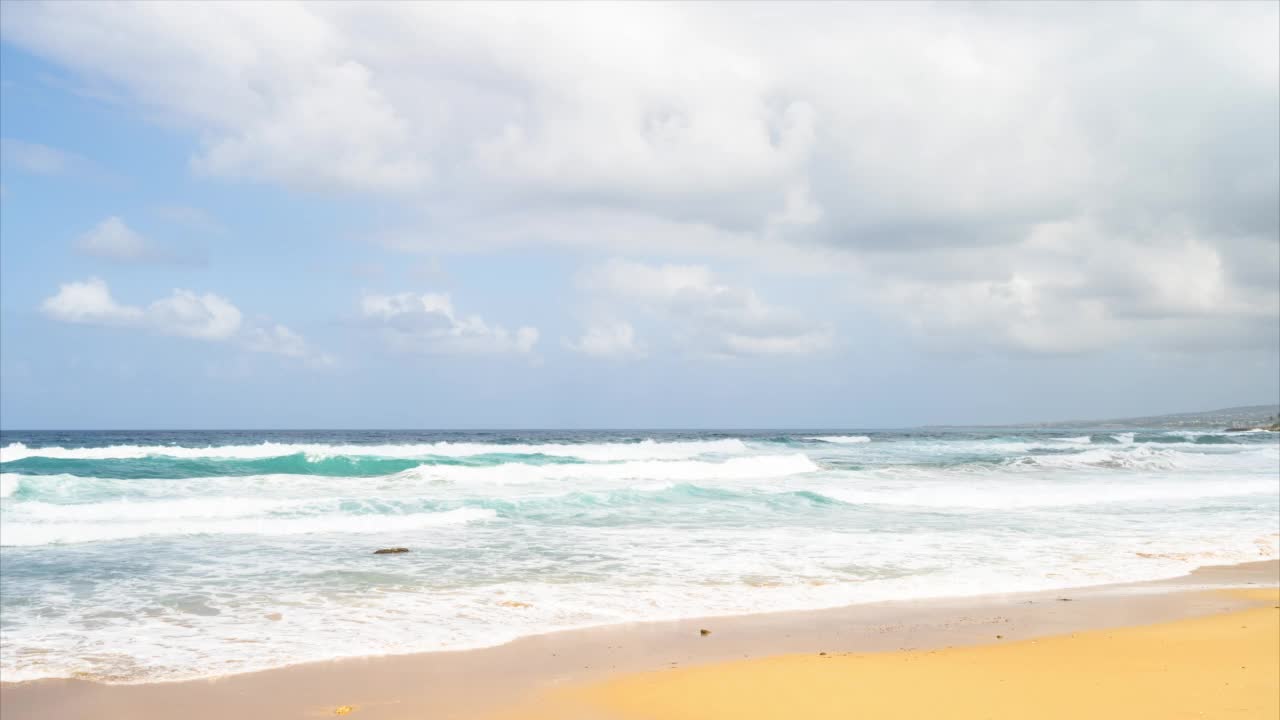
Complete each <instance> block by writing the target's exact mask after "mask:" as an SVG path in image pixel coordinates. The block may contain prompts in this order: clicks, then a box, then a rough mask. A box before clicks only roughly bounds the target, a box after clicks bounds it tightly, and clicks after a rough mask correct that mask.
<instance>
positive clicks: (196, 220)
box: [154, 205, 227, 234]
mask: <svg viewBox="0 0 1280 720" xmlns="http://www.w3.org/2000/svg"><path fill="white" fill-rule="evenodd" d="M154 212H155V214H156V215H158V216H159V217H161V218H163V219H165V220H167V221H169V222H171V223H174V224H177V225H181V226H183V227H186V228H189V229H191V230H198V231H200V232H205V233H219V234H220V233H225V232H226V231H227V229H226V227H224V226H223V225H222V223H220V222H218V220H217V218H215V217H213V216H212V215H210V214H209V213H208V212H206V211H204V210H202V209H200V208H198V207H191V206H189V205H160V206H157V207H156V208H155V209H154Z"/></svg>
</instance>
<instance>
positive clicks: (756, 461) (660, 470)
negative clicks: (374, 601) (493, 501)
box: [395, 453, 820, 485]
mask: <svg viewBox="0 0 1280 720" xmlns="http://www.w3.org/2000/svg"><path fill="white" fill-rule="evenodd" d="M819 469H820V468H819V467H818V466H817V465H816V464H814V462H813V461H812V460H810V459H809V457H808V456H807V455H803V454H800V453H796V454H793V455H757V456H754V457H737V458H730V459H728V460H725V461H723V462H708V461H705V460H650V461H632V462H621V463H606V464H594V465H588V464H552V465H529V464H526V463H505V464H503V465H494V466H491V467H465V466H458V465H420V466H418V467H416V468H411V469H409V470H405V471H404V472H401V473H398V474H397V475H396V476H395V477H400V478H412V479H420V480H431V481H436V482H450V483H464V484H489V485H505V484H521V483H536V482H548V481H572V480H607V481H618V480H662V481H667V482H692V481H698V480H748V479H753V478H781V477H787V476H789V475H798V474H801V473H808V472H815V471H817V470H819Z"/></svg>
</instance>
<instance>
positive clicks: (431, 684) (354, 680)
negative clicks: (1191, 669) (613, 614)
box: [0, 560, 1280, 720]
mask: <svg viewBox="0 0 1280 720" xmlns="http://www.w3.org/2000/svg"><path fill="white" fill-rule="evenodd" d="M1278 584H1280V560H1264V561H1258V562H1251V563H1243V564H1239V565H1229V566H1206V567H1202V568H1199V569H1197V570H1194V571H1193V572H1191V573H1189V574H1187V575H1182V576H1178V577H1174V578H1168V579H1163V580H1152V581H1144V582H1136V583H1119V584H1115V583H1113V584H1107V585H1095V586H1088V587H1078V588H1069V589H1061V590H1048V591H1035V592H1026V593H1012V594H996V595H978V596H968V597H960V598H954V597H953V598H937V599H925V600H897V601H888V602H879V603H868V604H860V605H849V606H843V607H836V608H827V609H820V610H802V611H783V612H767V613H755V614H750V615H728V616H714V617H701V618H689V619H682V620H669V621H653V622H633V623H621V624H612V625H602V626H595V627H590V628H582V629H572V630H559V631H554V632H550V633H544V634H539V635H530V636H525V637H521V638H519V639H516V640H513V641H511V642H508V643H505V644H502V645H497V646H492V647H487V648H479V649H470V650H445V651H436V652H425V653H413V654H403V655H382V656H366V657H353V658H341V659H335V660H324V661H315V662H305V663H299V664H295V665H288V666H284V667H278V668H273V669H269V670H261V671H255V672H248V673H239V674H234V675H224V676H218V677H214V678H208V679H200V680H182V681H167V682H151V683H137V684H104V683H100V682H95V681H90V680H77V679H52V678H50V679H39V680H29V681H23V682H17V683H7V682H6V683H0V714H3V715H4V717H6V718H25V717H42V718H51V719H52V720H58V719H60V718H74V717H85V716H121V715H128V716H130V717H137V718H151V717H155V718H160V717H166V716H167V715H166V709H167V708H171V707H172V706H173V705H174V704H175V703H177V704H181V705H185V706H186V707H188V708H189V709H188V710H187V711H185V712H184V715H185V718H186V720H199V719H201V718H215V717H216V718H225V717H226V716H227V715H228V714H229V713H234V714H235V715H236V716H238V717H264V718H266V717H271V718H287V717H299V718H305V717H312V718H313V717H322V716H325V715H328V714H331V712H332V710H333V708H335V707H340V706H343V705H349V706H353V707H357V708H359V712H360V717H370V718H399V717H411V716H413V717H419V716H426V715H429V716H430V717H437V718H469V717H475V716H476V715H478V714H482V713H484V712H485V711H487V710H493V709H496V708H499V707H502V706H505V705H510V704H511V703H513V702H517V701H518V700H520V699H521V698H522V697H525V696H527V695H529V694H530V693H532V692H534V691H537V690H539V689H544V688H547V687H549V686H555V685H559V684H565V683H575V684H576V683H582V682H590V681H593V680H598V679H601V678H602V677H606V676H610V675H614V674H618V673H631V672H643V671H646V670H655V669H663V668H670V667H687V666H690V665H703V664H708V663H716V662H725V661H729V660H740V659H744V658H747V659H751V658H762V657H768V656H776V655H784V654H790V653H817V652H875V651H892V650H911V649H924V648H944V647H960V646H972V645H979V644H983V643H989V642H992V641H993V639H994V638H995V636H996V635H997V634H999V635H1000V636H1001V638H1003V639H1008V640H1009V641H1017V640H1021V639H1029V638H1035V637H1042V636H1046V635H1058V634H1063V633H1071V632H1078V631H1084V630H1093V629H1106V628H1115V627H1125V626H1134V625H1148V624H1152V623H1158V622H1164V621H1172V620H1179V619H1184V618H1189V617H1198V616H1203V615H1211V614H1216V613H1222V612H1229V611H1232V610H1238V609H1243V608H1246V607H1249V606H1250V605H1251V604H1250V603H1249V602H1248V601H1246V600H1243V599H1240V598H1233V597H1231V596H1229V595H1227V594H1225V593H1216V592H1203V591H1204V590H1214V589H1225V588H1231V587H1251V586H1252V587H1259V586H1263V587H1273V586H1276V585H1278ZM1060 598H1069V599H1070V602H1064V601H1062V600H1061V599H1060ZM704 628H705V629H709V630H711V634H709V635H706V636H703V635H701V634H700V632H699V631H700V630H702V629H704Z"/></svg>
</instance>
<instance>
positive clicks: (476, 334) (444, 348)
mask: <svg viewBox="0 0 1280 720" xmlns="http://www.w3.org/2000/svg"><path fill="white" fill-rule="evenodd" d="M360 316H361V318H362V320H363V322H364V323H365V324H367V325H370V326H373V327H377V328H378V329H379V330H380V331H381V332H382V334H383V335H384V337H385V338H386V340H387V343H388V344H389V345H390V346H391V347H392V348H393V349H395V350H399V351H405V352H418V353H425V354H430V355H468V354H494V353H519V354H528V353H530V352H532V351H533V347H534V345H536V344H537V342H538V329H537V328H534V327H520V328H518V329H517V330H515V331H514V332H510V331H508V330H507V329H506V328H504V327H502V326H500V325H490V324H488V323H486V322H485V321H484V319H483V318H481V317H480V316H478V315H469V316H465V317H464V316H461V315H459V314H458V313H457V312H456V311H455V310H454V308H453V301H452V300H451V299H450V298H449V296H448V295H447V294H443V293H424V294H416V293H411V292H405V293H399V294H396V295H383V294H375V293H371V294H367V295H365V296H364V297H363V298H362V299H361V301H360Z"/></svg>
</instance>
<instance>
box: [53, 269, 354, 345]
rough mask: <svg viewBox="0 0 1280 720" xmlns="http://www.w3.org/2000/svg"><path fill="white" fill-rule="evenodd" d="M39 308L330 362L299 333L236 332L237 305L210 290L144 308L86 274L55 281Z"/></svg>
mask: <svg viewBox="0 0 1280 720" xmlns="http://www.w3.org/2000/svg"><path fill="white" fill-rule="evenodd" d="M40 309H41V311H42V312H43V313H44V314H45V315H46V316H47V317H49V318H52V319H54V320H57V321H60V322H66V323H75V324H80V325H98V326H103V327H118V328H128V329H134V330H145V331H148V332H154V333H158V334H162V335H175V336H179V337H186V338H193V339H196V340H205V341H210V342H224V341H232V342H237V343H239V344H241V345H242V346H243V347H245V348H246V349H248V350H251V351H254V352H267V353H274V354H277V355H284V356H287V357H294V358H301V359H306V360H307V361H308V362H314V363H317V364H332V358H331V357H330V356H327V355H325V354H323V353H316V352H314V351H312V350H311V349H310V347H309V346H308V345H307V343H306V341H305V340H304V339H303V338H302V337H301V336H300V335H298V334H297V333H294V332H293V331H291V330H289V328H287V327H285V326H283V325H271V326H268V327H265V328H264V327H254V328H251V329H249V330H248V331H244V332H242V314H241V312H240V309H239V308H237V307H236V306H235V305H233V304H232V303H231V302H230V301H228V300H227V299H226V298H223V297H221V296H219V295H215V294H213V293H204V294H198V293H195V292H192V291H191V290H181V289H178V290H174V291H173V292H172V293H171V294H170V295H169V296H167V297H163V298H160V299H159V300H156V301H154V302H152V303H150V304H148V305H146V306H137V305H125V304H121V303H119V302H117V301H116V299H115V298H114V297H112V295H111V289H110V288H109V287H108V286H107V283H106V282H105V281H103V280H102V279H100V278H89V279H88V280H85V281H83V282H69V283H64V284H62V285H60V286H59V287H58V292H57V293H56V294H54V295H53V296H51V297H49V298H46V299H45V301H44V302H43V303H41V306H40Z"/></svg>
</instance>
